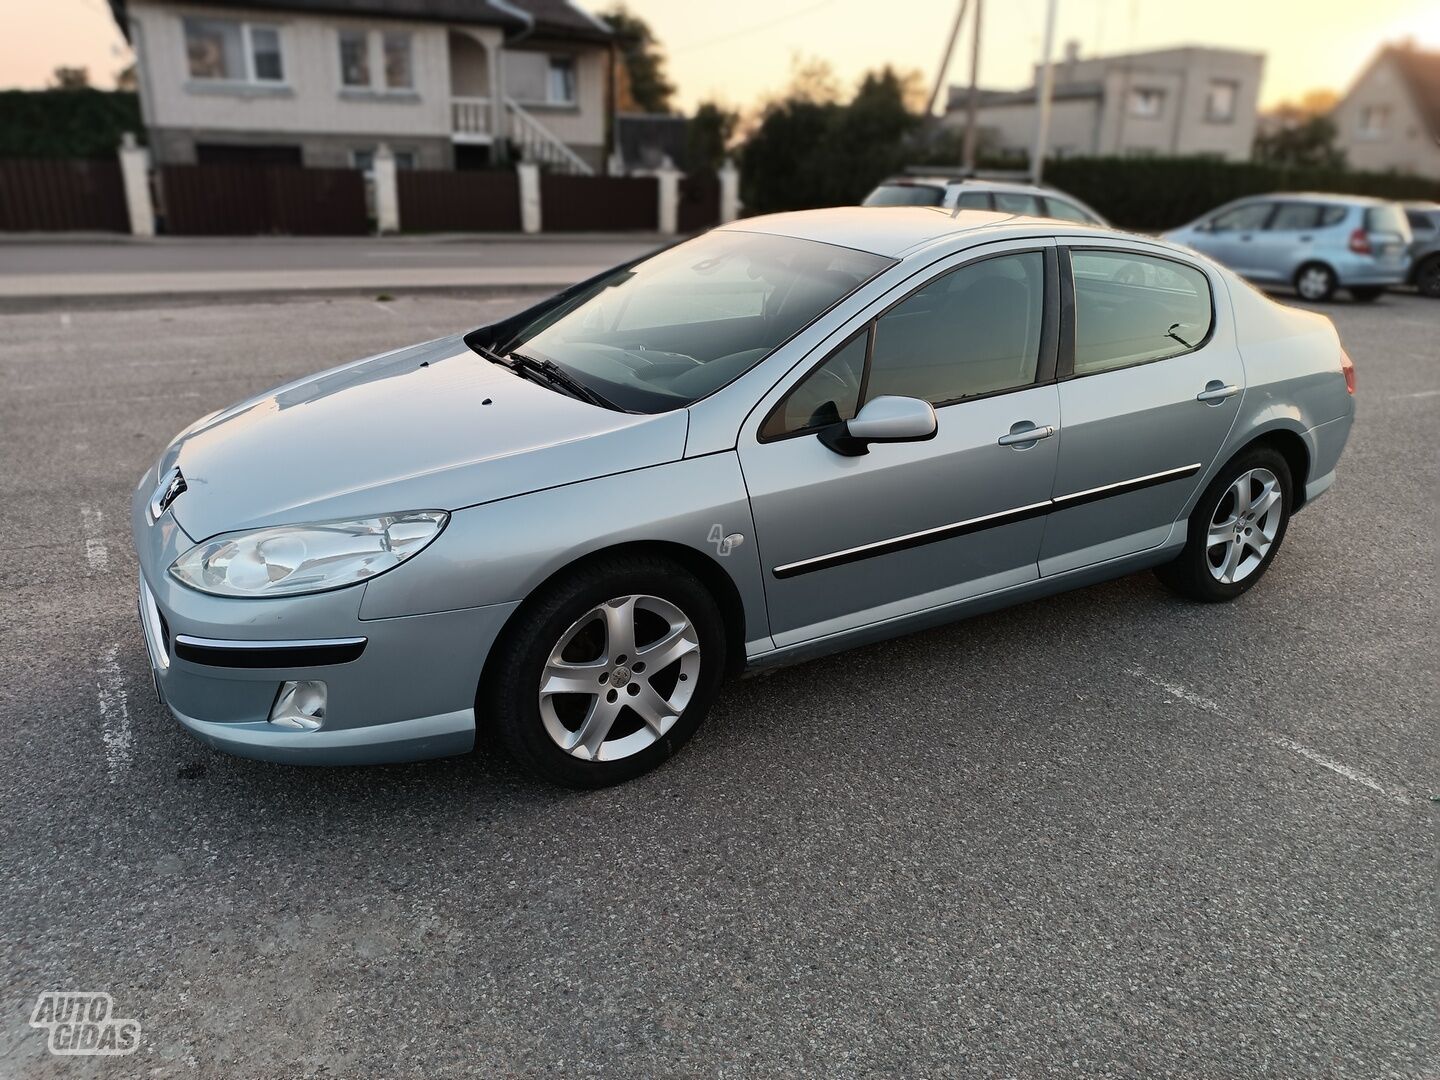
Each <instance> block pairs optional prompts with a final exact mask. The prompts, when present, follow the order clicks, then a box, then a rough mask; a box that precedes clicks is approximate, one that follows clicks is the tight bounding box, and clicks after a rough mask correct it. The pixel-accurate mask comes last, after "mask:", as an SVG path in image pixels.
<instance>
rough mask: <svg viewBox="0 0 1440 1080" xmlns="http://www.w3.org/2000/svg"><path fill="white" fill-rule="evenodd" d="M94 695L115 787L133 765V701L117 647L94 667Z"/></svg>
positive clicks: (105, 653) (106, 756)
mask: <svg viewBox="0 0 1440 1080" xmlns="http://www.w3.org/2000/svg"><path fill="white" fill-rule="evenodd" d="M95 693H96V696H97V698H98V699H99V706H100V741H101V742H102V743H104V745H105V765H106V768H107V769H108V770H109V772H110V782H111V783H112V784H113V783H115V782H116V781H117V780H119V779H120V773H121V772H123V771H124V770H125V769H127V768H129V766H130V699H129V697H128V696H127V695H126V693H125V673H124V672H123V671H122V670H121V668H120V646H119V645H118V644H115V645H111V646H110V647H109V648H108V649H106V650H105V652H104V654H103V655H102V656H101V658H100V662H99V663H98V664H96V665H95Z"/></svg>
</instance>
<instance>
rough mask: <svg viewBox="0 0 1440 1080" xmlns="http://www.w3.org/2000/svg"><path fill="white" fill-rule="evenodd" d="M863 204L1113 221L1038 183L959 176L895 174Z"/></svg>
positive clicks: (1090, 222)
mask: <svg viewBox="0 0 1440 1080" xmlns="http://www.w3.org/2000/svg"><path fill="white" fill-rule="evenodd" d="M860 205H861V206H944V207H947V208H950V209H954V208H955V207H959V208H960V209H961V210H995V211H998V212H999V213H1002V214H1024V215H1026V216H1027V217H1048V218H1055V219H1056V220H1058V221H1076V222H1079V223H1080V224H1082V225H1105V226H1108V225H1109V224H1110V223H1109V222H1108V221H1106V220H1105V219H1104V218H1103V217H1101V216H1100V215H1099V214H1098V213H1096V212H1095V211H1094V210H1092V209H1091V208H1090V207H1088V206H1086V205H1085V204H1084V203H1083V202H1081V201H1080V200H1079V199H1077V198H1075V196H1073V195H1066V194H1065V193H1064V192H1063V191H1056V190H1055V189H1054V188H1047V187H1040V186H1038V185H1036V184H1019V183H1008V182H1005V181H1001V180H970V179H961V180H957V179H954V178H951V177H944V176H892V177H891V178H890V179H888V180H883V181H881V183H880V184H879V186H877V187H876V188H875V190H874V191H872V192H870V194H869V195H866V196H865V201H864V202H862V203H861V204H860Z"/></svg>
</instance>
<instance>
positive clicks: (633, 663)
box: [539, 595, 700, 761]
mask: <svg viewBox="0 0 1440 1080" xmlns="http://www.w3.org/2000/svg"><path fill="white" fill-rule="evenodd" d="M699 673H700V638H699V635H698V633H697V632H696V630H695V627H694V625H693V624H692V622H691V620H690V619H689V617H687V616H686V615H685V613H684V612H683V611H681V610H680V609H679V608H678V607H676V606H675V605H674V604H672V603H671V602H670V601H668V600H664V599H661V598H660V597H658V596H644V595H639V596H620V597H616V598H614V599H612V600H607V601H606V602H605V603H603V604H599V605H597V606H595V607H593V608H591V609H590V610H589V611H587V612H586V613H585V614H584V615H582V616H580V618H578V619H576V620H575V621H574V622H573V623H571V624H570V627H569V629H567V630H566V631H565V633H563V634H562V635H561V636H560V640H559V641H558V642H556V644H555V647H554V648H553V649H552V650H551V651H550V656H549V658H548V659H547V660H546V663H545V668H544V671H543V672H542V673H541V676H540V688H539V700H540V718H541V720H542V721H543V722H544V725H545V730H546V732H547V733H548V734H549V736H550V738H551V739H552V740H554V742H555V745H557V746H559V747H560V749H562V750H564V751H565V752H566V753H568V754H571V755H573V756H575V757H577V758H580V759H582V760H585V761H615V760H617V759H619V758H625V757H630V756H631V755H633V754H638V753H640V752H641V751H642V750H644V749H646V748H647V747H649V746H651V745H652V744H653V743H655V741H656V740H658V739H660V738H662V737H663V736H664V735H665V734H666V732H668V731H669V730H670V729H671V728H672V727H674V726H675V724H676V722H677V721H678V720H679V719H680V717H681V715H682V714H683V713H684V712H685V708H686V706H687V705H689V703H690V699H691V697H692V696H694V693H695V687H696V685H697V683H698V679H699Z"/></svg>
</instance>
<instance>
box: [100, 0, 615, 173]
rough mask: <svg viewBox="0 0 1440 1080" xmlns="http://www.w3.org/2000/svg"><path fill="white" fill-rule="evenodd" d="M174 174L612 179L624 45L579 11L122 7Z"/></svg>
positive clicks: (277, 1)
mask: <svg viewBox="0 0 1440 1080" xmlns="http://www.w3.org/2000/svg"><path fill="white" fill-rule="evenodd" d="M110 5H111V9H112V11H113V13H114V15H115V19H116V21H117V22H118V23H119V25H120V28H121V30H122V31H123V32H124V33H125V35H126V37H127V38H128V39H129V41H130V43H131V45H132V46H133V48H134V50H135V54H136V60H137V73H138V81H139V88H140V102H141V112H142V116H143V119H144V122H145V126H146V130H147V137H148V141H149V144H150V148H151V152H152V154H153V156H154V158H155V160H156V162H157V163H159V164H162V165H164V164H190V163H201V164H205V163H212V162H213V163H234V162H253V163H257V164H295V165H305V166H311V167H338V168H344V167H355V168H362V169H368V168H369V167H370V164H371V162H372V161H373V158H374V154H375V151H376V149H377V148H378V147H379V145H380V144H382V143H383V144H385V145H387V146H388V147H389V148H390V149H391V151H392V152H393V153H394V154H395V158H396V163H397V165H398V166H399V167H401V168H435V169H449V168H472V167H485V166H488V165H491V164H498V163H500V162H503V161H505V160H507V159H508V158H509V157H510V156H511V155H512V154H519V155H520V156H521V157H523V158H526V159H529V160H534V161H538V162H541V163H543V164H546V165H547V166H549V167H551V168H553V169H557V170H560V171H566V172H573V173H592V172H601V171H603V165H604V162H605V159H606V154H607V147H606V115H607V112H608V110H609V101H610V96H611V85H612V82H613V65H614V53H613V49H612V40H613V35H612V34H611V32H610V30H609V28H608V27H607V26H606V25H605V24H604V23H603V22H601V21H599V20H598V19H596V18H594V17H593V16H591V15H590V14H588V13H587V12H585V11H584V10H583V9H581V8H580V7H578V6H576V5H575V4H573V3H570V2H568V0H110Z"/></svg>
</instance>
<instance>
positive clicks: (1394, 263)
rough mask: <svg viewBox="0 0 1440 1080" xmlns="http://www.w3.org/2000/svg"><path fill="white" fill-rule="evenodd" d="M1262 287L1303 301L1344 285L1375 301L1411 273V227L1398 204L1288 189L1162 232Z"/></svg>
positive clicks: (1323, 296)
mask: <svg viewBox="0 0 1440 1080" xmlns="http://www.w3.org/2000/svg"><path fill="white" fill-rule="evenodd" d="M1164 238H1165V239H1166V240H1169V241H1171V242H1172V243H1176V244H1184V245H1185V246H1186V247H1191V248H1194V249H1195V250H1196V251H1199V252H1202V253H1203V254H1205V255H1209V256H1210V257H1211V258H1212V259H1214V260H1215V261H1217V262H1220V263H1224V264H1225V265H1226V266H1228V267H1230V268H1231V269H1232V270H1234V271H1236V272H1237V273H1239V274H1241V275H1243V276H1244V277H1246V278H1249V279H1250V280H1251V281H1253V282H1255V283H1257V284H1261V285H1290V286H1293V287H1294V288H1295V291H1296V292H1298V293H1299V294H1300V296H1301V297H1302V298H1303V299H1305V300H1314V301H1320V300H1329V299H1330V298H1331V297H1332V296H1334V295H1335V292H1336V290H1338V289H1346V290H1348V291H1349V293H1350V295H1351V296H1352V297H1353V298H1354V299H1356V300H1365V301H1369V300H1375V299H1377V298H1378V297H1379V296H1380V295H1381V294H1382V293H1383V292H1384V291H1385V290H1386V288H1388V287H1389V286H1391V285H1401V284H1404V282H1405V280H1406V277H1407V275H1408V274H1409V271H1410V239H1411V237H1410V225H1409V223H1408V222H1407V221H1406V220H1405V211H1404V209H1403V208H1402V207H1401V206H1400V205H1399V204H1398V203H1393V202H1385V201H1384V200H1381V199H1371V198H1365V197H1363V196H1359V195H1327V194H1311V193H1286V194H1278V195H1263V196H1258V197H1252V198H1247V199H1238V200H1236V201H1235V202H1232V203H1227V204H1226V205H1224V206H1222V207H1220V208H1219V209H1218V210H1212V211H1211V212H1210V213H1208V214H1206V215H1205V216H1204V217H1202V218H1199V219H1198V220H1196V221H1192V222H1191V223H1190V224H1188V225H1184V226H1182V227H1180V228H1178V229H1172V230H1171V231H1170V232H1167V233H1165V234H1164Z"/></svg>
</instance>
